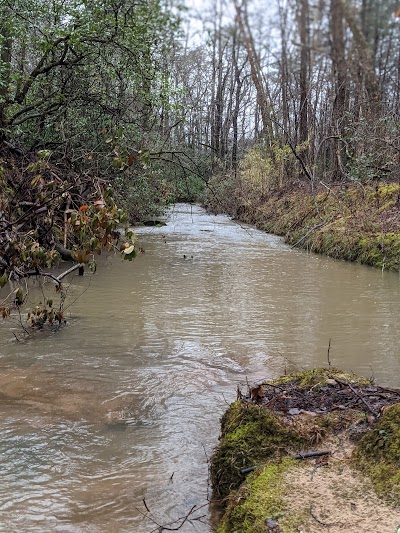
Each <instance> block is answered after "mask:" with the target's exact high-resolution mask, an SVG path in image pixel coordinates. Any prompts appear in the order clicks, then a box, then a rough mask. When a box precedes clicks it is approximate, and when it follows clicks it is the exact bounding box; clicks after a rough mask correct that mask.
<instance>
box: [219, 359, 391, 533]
mask: <svg viewBox="0 0 400 533" xmlns="http://www.w3.org/2000/svg"><path fill="white" fill-rule="evenodd" d="M399 402H400V390H398V389H388V388H384V387H379V386H377V385H376V384H373V383H371V382H369V381H367V380H365V379H362V378H359V377H357V376H355V375H352V374H346V373H344V372H341V371H339V370H336V369H331V368H330V369H314V370H311V371H305V372H302V373H297V374H293V375H291V376H283V377H282V378H281V379H279V380H275V381H272V382H268V383H267V382H265V383H261V384H258V385H256V386H254V387H251V388H249V390H247V391H246V394H243V392H240V391H239V392H238V400H237V401H236V402H234V403H233V404H232V405H231V406H230V407H229V409H228V410H227V412H226V413H225V415H224V417H223V419H222V433H221V437H220V443H219V445H218V447H217V448H216V450H215V452H214V455H213V457H212V459H211V461H210V477H211V481H212V484H213V490H214V497H215V498H216V499H219V500H223V502H224V505H225V513H224V516H223V518H222V521H221V522H220V525H219V528H218V533H234V532H240V533H269V532H270V533H292V532H293V533H294V532H297V533H299V532H303V533H306V532H308V533H316V532H320V531H322V530H325V529H326V530H327V531H329V532H333V533H335V532H339V531H340V532H344V531H346V532H354V533H356V532H357V533H359V532H360V531H363V532H371V533H372V532H376V531H379V532H382V533H385V532H388V533H397V532H398V531H400V474H399V466H398V465H399V464H400V403H399ZM319 454H320V455H319Z"/></svg>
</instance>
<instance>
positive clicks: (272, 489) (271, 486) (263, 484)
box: [218, 458, 302, 533]
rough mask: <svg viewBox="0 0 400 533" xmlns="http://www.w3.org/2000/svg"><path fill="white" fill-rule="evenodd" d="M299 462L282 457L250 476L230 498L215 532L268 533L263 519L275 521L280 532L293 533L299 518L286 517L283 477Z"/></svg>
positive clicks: (298, 523)
mask: <svg viewBox="0 0 400 533" xmlns="http://www.w3.org/2000/svg"><path fill="white" fill-rule="evenodd" d="M301 467H302V466H301V465H299V463H296V462H295V461H294V460H292V459H288V458H285V459H283V460H282V462H280V463H279V464H268V465H266V466H264V467H263V468H262V469H259V471H257V472H254V473H253V474H251V475H249V477H248V479H247V481H246V483H245V484H244V485H243V486H242V487H241V489H240V490H239V491H238V492H236V493H235V494H233V495H232V497H231V499H230V502H229V505H228V508H227V510H226V513H225V515H224V518H223V520H222V522H221V524H220V526H219V528H218V533H232V532H238V533H239V532H240V533H268V532H269V531H270V528H269V527H268V525H267V523H266V520H267V519H268V518H270V519H273V520H275V521H277V522H278V523H279V525H280V527H281V528H282V531H283V532H285V531H296V530H297V529H296V526H299V525H300V523H301V517H296V516H293V515H292V516H289V513H288V510H287V504H286V502H285V474H286V473H287V472H288V471H289V470H291V469H293V468H301Z"/></svg>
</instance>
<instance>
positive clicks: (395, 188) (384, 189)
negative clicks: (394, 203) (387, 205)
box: [379, 183, 400, 197]
mask: <svg viewBox="0 0 400 533" xmlns="http://www.w3.org/2000/svg"><path fill="white" fill-rule="evenodd" d="M399 190H400V185H399V184H398V183H385V185H381V186H380V187H379V194H380V195H381V196H382V197H385V196H391V195H392V194H394V193H398V192H399Z"/></svg>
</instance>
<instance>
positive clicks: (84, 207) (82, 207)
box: [79, 205, 89, 213]
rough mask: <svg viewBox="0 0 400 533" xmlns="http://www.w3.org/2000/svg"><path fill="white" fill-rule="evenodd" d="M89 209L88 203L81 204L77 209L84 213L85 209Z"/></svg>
mask: <svg viewBox="0 0 400 533" xmlns="http://www.w3.org/2000/svg"><path fill="white" fill-rule="evenodd" d="M88 209H89V206H88V205H81V206H80V208H79V211H80V212H81V213H84V212H85V211H87V210H88Z"/></svg>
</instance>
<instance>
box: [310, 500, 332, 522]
mask: <svg viewBox="0 0 400 533" xmlns="http://www.w3.org/2000/svg"><path fill="white" fill-rule="evenodd" d="M310 515H311V516H312V517H313V518H314V520H315V521H316V522H318V524H320V525H321V526H322V527H333V526H337V525H339V523H336V522H332V523H330V524H327V523H326V522H322V520H320V519H319V518H318V517H317V516H315V514H314V513H313V504H311V505H310Z"/></svg>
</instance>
